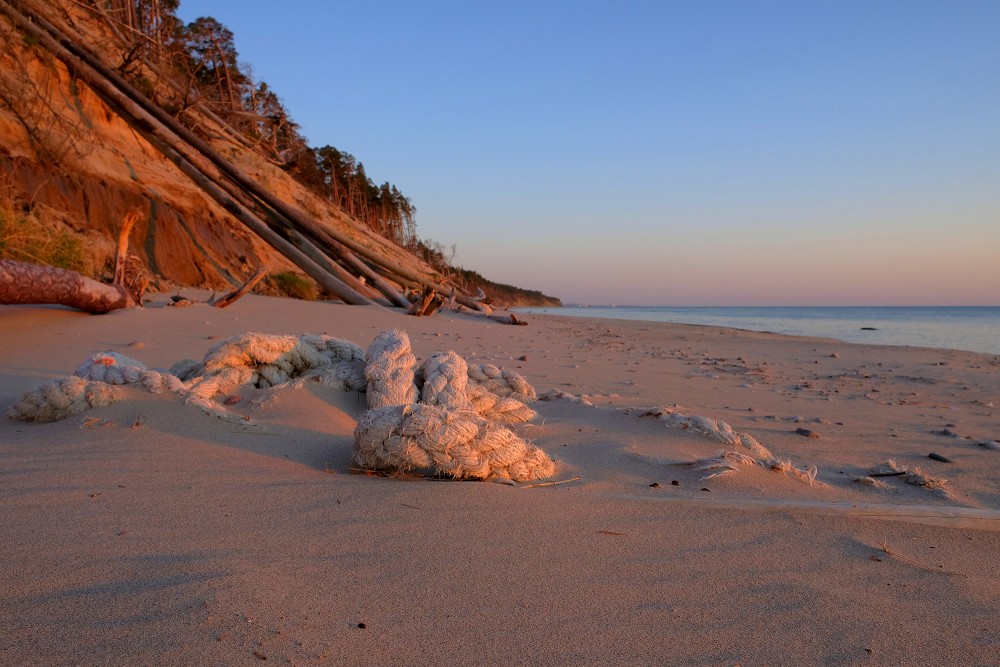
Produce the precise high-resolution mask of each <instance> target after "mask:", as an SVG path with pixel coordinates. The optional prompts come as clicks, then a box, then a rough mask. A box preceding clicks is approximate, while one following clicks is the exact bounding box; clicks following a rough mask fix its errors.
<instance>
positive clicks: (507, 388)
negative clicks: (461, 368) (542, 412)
mask: <svg viewBox="0 0 1000 667" xmlns="http://www.w3.org/2000/svg"><path fill="white" fill-rule="evenodd" d="M469 381H470V382H472V383H473V384H478V385H479V386H481V387H482V388H483V389H485V390H486V391H488V392H490V393H493V394H496V395H497V396H512V397H514V398H516V399H518V400H520V401H521V402H522V403H530V402H532V401H534V400H535V399H537V398H538V395H537V394H536V393H535V388H534V387H532V386H531V385H530V384H529V383H528V381H527V380H525V379H524V377H523V376H522V375H520V374H518V373H516V372H514V371H511V370H501V369H499V368H497V367H496V366H494V365H493V364H476V365H472V366H469Z"/></svg>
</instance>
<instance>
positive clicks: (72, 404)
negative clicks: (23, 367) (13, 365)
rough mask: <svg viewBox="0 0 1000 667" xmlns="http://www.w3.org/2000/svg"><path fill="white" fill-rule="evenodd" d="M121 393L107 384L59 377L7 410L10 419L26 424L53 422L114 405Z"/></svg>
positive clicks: (36, 389) (40, 386) (37, 388)
mask: <svg viewBox="0 0 1000 667" xmlns="http://www.w3.org/2000/svg"><path fill="white" fill-rule="evenodd" d="M119 398H121V391H120V390H119V389H117V388H116V387H115V386H113V385H110V384H108V383H106V382H96V381H91V380H85V379H83V378H79V377H75V376H69V377H63V378H56V379H55V380H49V381H48V382H46V383H44V384H42V385H39V386H38V387H35V388H34V389H32V390H31V391H29V392H28V393H26V394H24V395H23V396H22V397H21V398H20V399H18V401H17V402H16V403H15V404H14V405H13V406H11V408H10V410H8V411H7V417H9V418H10V419H18V420H20V421H26V422H54V421H59V420H60V419H66V418H67V417H70V416H72V415H75V414H78V413H80V412H83V411H84V410H89V409H90V408H97V407H100V406H102V405H111V404H112V403H114V402H115V401H116V400H118V399H119Z"/></svg>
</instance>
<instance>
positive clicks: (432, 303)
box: [407, 287, 444, 317]
mask: <svg viewBox="0 0 1000 667" xmlns="http://www.w3.org/2000/svg"><path fill="white" fill-rule="evenodd" d="M443 305H444V299H442V298H441V297H440V296H438V294H437V292H435V291H434V290H432V289H431V288H429V287H425V288H424V290H423V291H422V292H421V293H420V294H419V295H417V298H416V300H415V301H414V302H413V303H412V304H411V305H410V308H409V310H408V311H407V314H408V315H416V316H417V317H425V316H429V315H433V314H434V313H436V312H437V311H438V310H439V309H440V308H441V306H443Z"/></svg>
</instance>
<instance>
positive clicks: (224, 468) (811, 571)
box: [0, 290, 1000, 667]
mask: <svg viewBox="0 0 1000 667" xmlns="http://www.w3.org/2000/svg"><path fill="white" fill-rule="evenodd" d="M186 293H187V294H188V295H190V296H191V297H192V298H194V299H199V300H204V298H205V294H204V293H202V292H197V291H194V290H191V291H189V292H186ZM167 300H168V299H167V297H166V295H157V296H155V297H154V298H153V299H152V303H150V304H149V305H148V307H146V308H144V309H141V310H140V309H136V310H130V311H118V312H113V313H110V314H108V315H103V316H89V315H85V314H81V313H78V312H74V311H70V310H65V309H61V308H55V307H13V306H0V407H2V408H3V410H6V408H7V407H9V406H10V405H11V404H13V403H14V402H15V401H16V400H17V398H18V397H19V396H20V395H21V394H23V393H24V392H26V391H28V390H30V389H31V388H33V387H35V386H36V385H38V384H41V383H43V382H45V381H47V380H50V379H53V378H56V377H59V376H65V375H69V374H70V373H72V371H73V369H74V368H76V366H77V365H79V364H80V363H82V362H83V361H85V360H86V359H87V358H88V357H89V356H90V355H91V354H93V353H95V352H99V351H104V350H112V351H116V352H121V353H123V354H126V355H128V356H130V357H134V358H136V359H138V360H140V361H142V362H143V363H145V364H146V365H147V366H149V367H151V368H167V367H169V366H170V365H171V364H173V363H174V362H177V361H179V360H181V359H185V358H192V359H201V358H202V357H203V356H204V355H205V353H206V352H207V351H208V349H209V348H210V347H211V346H212V345H214V344H215V343H216V342H218V341H220V340H222V339H225V338H227V337H229V336H233V335H237V334H241V333H245V332H250V331H257V332H264V333H276V334H298V333H304V332H310V333H328V334H330V335H332V336H336V337H340V338H346V339H348V340H351V341H353V342H355V343H357V344H359V345H360V346H361V347H363V348H366V347H367V346H368V344H369V343H370V342H371V341H372V339H373V338H374V337H375V335H376V334H377V333H378V332H380V331H382V330H384V329H388V328H401V329H404V330H405V331H406V332H407V333H408V334H409V336H410V339H411V341H412V344H413V348H414V352H415V353H416V355H417V357H418V359H424V358H426V357H428V356H429V355H430V354H432V353H434V352H437V351H445V350H454V351H456V352H457V353H459V354H460V355H463V356H464V357H465V358H466V359H467V360H468V361H469V362H470V363H473V362H491V363H494V364H496V365H498V366H503V367H506V368H512V369H514V370H516V371H517V372H519V373H521V374H522V375H524V376H525V377H526V378H527V379H528V381H529V382H531V383H532V384H533V385H534V387H535V388H536V389H537V391H538V393H539V394H543V393H545V392H549V391H551V390H558V391H560V392H564V393H565V394H566V395H567V396H566V397H563V398H560V399H557V400H550V401H539V402H538V403H536V404H534V407H535V408H536V409H537V410H538V412H539V416H538V418H537V419H535V420H534V421H532V422H530V423H527V424H520V425H515V426H513V427H512V428H513V429H514V430H515V431H516V432H517V433H518V434H520V435H521V436H523V437H525V438H526V439H528V440H529V441H531V442H533V443H534V444H536V445H537V446H539V447H541V448H542V449H543V450H544V451H545V452H547V453H548V454H549V455H551V456H552V457H553V458H554V459H555V460H556V462H557V465H556V474H555V475H554V476H553V477H552V478H550V481H560V482H563V481H565V482H566V483H562V484H557V485H549V486H537V485H534V484H533V483H524V484H518V485H516V486H511V485H506V484H500V483H494V482H490V481H487V482H459V481H449V480H435V479H428V478H423V477H396V478H386V477H378V476H365V475H359V474H351V472H350V468H351V443H352V438H353V429H354V426H355V423H356V420H357V418H358V417H359V416H360V415H361V413H362V412H363V411H364V409H365V402H364V395H363V394H358V393H349V392H341V391H336V390H333V389H330V388H326V387H321V386H319V385H316V384H309V385H306V386H305V387H302V388H299V389H289V388H285V389H252V388H246V389H241V390H239V391H238V392H233V396H239V398H240V399H242V400H240V401H239V402H235V403H234V404H232V405H231V406H229V407H228V408H227V409H228V410H229V411H231V412H234V413H236V414H240V415H244V416H246V417H248V418H250V419H252V421H253V423H254V425H255V426H253V427H250V426H242V425H239V424H235V423H232V422H228V421H224V420H221V419H218V418H216V417H212V416H209V415H207V414H205V413H203V412H202V411H200V410H199V409H198V408H197V407H193V406H190V405H185V404H184V401H183V399H182V398H180V397H178V396H175V395H169V394H164V395H154V394H150V393H147V392H145V391H143V390H141V389H138V388H133V387H127V388H125V392H126V396H125V399H124V400H121V401H119V402H118V403H115V404H113V405H110V406H107V407H102V408H96V409H93V410H89V411H87V412H83V413H81V414H78V415H75V416H72V417H69V418H67V419H65V420H63V421H59V422H54V423H25V422H19V421H13V420H10V419H6V418H3V419H0V461H2V463H0V474H2V484H0V499H2V501H0V526H2V531H3V533H2V538H3V539H2V540H0V562H2V563H3V573H2V575H0V576H2V578H3V579H2V587H0V622H2V627H3V632H2V634H0V664H5V665H256V664H260V663H264V664H279V665H284V664H294V665H320V664H324V665H325V664H330V665H614V664H622V665H653V664H658V665H730V666H731V665H743V666H744V667H746V666H748V665H869V664H870V665H909V664H925V665H997V664H1000V658H998V656H1000V620H998V619H1000V566H998V560H997V554H998V553H1000V451H997V450H996V449H992V448H991V447H990V443H991V442H995V441H997V440H1000V423H998V419H997V417H998V414H1000V410H998V409H997V407H996V406H997V405H1000V403H998V402H1000V357H995V356H989V355H980V354H974V353H968V352H956V351H945V350H934V349H922V348H904V347H875V346H863V345H849V344H845V343H840V342H837V341H832V340H823V339H811V338H794V337H787V336H779V335H772V334H762V333H750V332H743V331H734V330H727V329H716V328H708V327H696V326H684V325H667V324H651V323H644V322H625V321H607V320H586V319H576V318H572V319H571V318H559V317H553V316H530V317H528V318H527V319H528V321H529V326H526V327H516V326H504V325H501V324H498V323H495V322H491V321H488V320H484V319H481V318H475V317H471V316H465V315H459V314H455V313H440V314H438V315H436V316H434V317H430V318H413V317H408V316H405V315H403V314H401V313H399V312H395V311H388V310H385V309H377V308H366V307H359V306H341V305H333V304H325V303H305V302H298V301H290V300H282V299H269V298H264V297H257V296H249V297H245V298H244V299H242V300H240V301H238V302H237V303H236V304H234V305H233V306H231V307H230V308H228V309H224V310H219V309H214V308H210V307H208V306H207V305H205V304H204V303H197V304H196V305H194V306H191V307H188V308H173V307H166V306H165V305H164V304H165V303H166V302H167ZM522 357H523V359H522ZM219 398H220V399H222V398H223V397H219ZM232 401H236V398H232V400H231V401H230V402H232ZM659 408H671V409H673V410H674V411H676V412H680V413H682V414H685V415H699V416H705V417H710V418H712V419H717V420H723V421H725V422H726V423H728V424H730V425H731V426H732V427H733V429H735V430H736V431H737V432H747V433H750V434H751V435H753V436H754V437H755V438H756V439H757V440H758V441H759V442H760V443H762V444H763V445H764V446H765V447H767V448H768V449H769V450H770V451H771V452H772V453H773V454H774V455H775V457H777V458H780V459H787V460H789V461H790V462H791V463H792V464H793V465H794V466H796V467H797V468H798V469H800V470H808V469H809V467H810V466H815V467H816V469H817V470H818V477H817V478H816V482H815V483H814V484H812V485H810V484H809V483H808V479H807V478H806V479H805V480H802V479H797V478H796V477H794V476H792V475H787V474H782V473H780V472H774V471H772V470H769V469H766V468H765V467H763V466H759V465H758V466H740V470H739V472H737V473H735V474H732V475H729V476H725V477H718V478H713V479H708V480H704V479H703V477H705V476H706V475H708V474H710V473H711V472H712V471H706V470H696V469H693V467H692V466H690V465H683V464H685V463H690V462H691V461H694V460H695V459H699V458H705V457H709V456H712V455H713V454H714V453H715V452H717V451H718V450H720V449H722V445H720V444H719V443H717V442H715V441H713V440H711V439H709V438H708V437H706V436H704V435H701V434H699V433H697V432H695V431H694V430H692V429H688V430H682V429H678V428H668V427H667V425H666V423H665V422H664V421H663V420H662V419H658V418H657V417H656V416H655V415H651V414H650V413H652V412H656V411H657V409H659ZM661 412H662V410H661ZM798 429H804V430H807V431H811V432H813V435H818V436H819V437H807V436H806V435H803V434H800V433H798V432H797V430H798ZM995 446H1000V445H995ZM931 453H934V454H936V455H939V456H940V457H944V458H946V459H949V462H942V461H938V460H934V459H931V458H928V455H929V454H931ZM890 458H892V459H894V460H895V461H896V462H897V464H898V465H899V466H900V467H905V468H908V469H910V470H911V471H912V469H913V468H914V467H919V468H920V469H921V470H923V471H924V472H925V473H926V474H927V475H929V476H931V477H934V478H939V479H946V480H948V481H947V483H946V484H944V491H941V490H934V489H933V488H928V487H926V486H919V485H914V484H907V483H904V481H903V480H904V477H903V476H895V477H881V478H878V480H879V481H880V482H882V483H883V484H884V485H885V486H884V488H880V487H874V486H868V485H863V484H860V483H857V482H855V481H854V480H855V479H856V478H858V477H862V476H864V475H865V474H866V473H867V471H868V470H869V468H871V467H872V466H874V465H876V464H880V463H884V462H885V461H886V460H887V459H890ZM678 464H681V465H678ZM575 477H579V479H577V480H574V481H567V480H572V479H573V478H575ZM265 661H266V662H265Z"/></svg>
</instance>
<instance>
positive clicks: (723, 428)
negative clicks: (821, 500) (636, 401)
mask: <svg viewBox="0 0 1000 667" xmlns="http://www.w3.org/2000/svg"><path fill="white" fill-rule="evenodd" d="M649 414H654V415H656V417H658V418H659V419H660V421H662V422H663V423H664V425H665V426H667V428H679V429H684V430H687V431H694V432H695V433H700V434H701V435H704V436H707V437H709V438H711V439H712V440H715V441H716V442H721V443H723V444H725V445H728V446H729V447H743V448H745V449H747V450H749V451H750V452H751V453H752V454H753V456H749V455H746V454H742V453H740V452H737V451H727V450H723V451H722V452H719V453H717V454H716V455H715V457H714V458H710V459H699V460H697V461H695V462H694V463H695V464H696V465H698V466H699V468H700V469H706V470H708V469H718V472H715V473H711V474H709V475H706V476H705V477H703V478H702V479H711V478H713V477H722V476H726V475H732V474H734V473H736V472H737V471H738V470H739V468H738V467H736V465H733V464H734V463H739V464H743V465H747V464H748V463H750V462H753V463H759V464H760V465H762V466H764V467H765V468H769V469H771V470H773V471H775V472H780V473H782V474H785V475H788V476H789V477H793V478H795V479H797V480H799V481H800V482H803V483H805V484H808V485H809V486H813V485H814V484H816V483H817V482H816V476H817V475H818V474H819V470H818V469H817V468H816V466H809V467H808V468H798V467H796V466H795V465H794V464H793V463H792V462H791V460H789V459H779V458H776V457H775V456H774V455H773V454H771V452H770V451H769V450H768V449H767V447H765V446H764V445H762V444H760V443H759V442H757V439H756V438H754V437H753V436H752V435H750V434H749V433H737V432H736V431H735V430H733V427H732V426H730V425H729V424H727V423H726V422H724V421H722V420H721V419H712V418H710V417H701V416H698V415H691V416H689V415H684V414H681V413H680V412H676V411H675V410H673V409H671V408H660V409H659V410H656V411H653V412H651V413H649Z"/></svg>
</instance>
